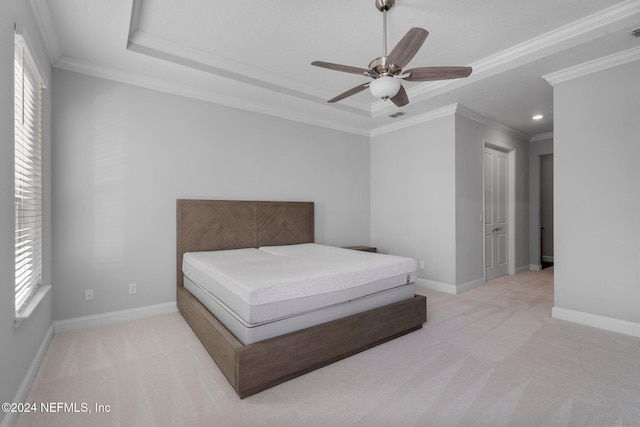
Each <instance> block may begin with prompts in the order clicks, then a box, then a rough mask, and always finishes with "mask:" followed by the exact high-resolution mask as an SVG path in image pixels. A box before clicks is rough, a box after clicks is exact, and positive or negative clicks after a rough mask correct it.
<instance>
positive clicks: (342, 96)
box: [327, 83, 369, 102]
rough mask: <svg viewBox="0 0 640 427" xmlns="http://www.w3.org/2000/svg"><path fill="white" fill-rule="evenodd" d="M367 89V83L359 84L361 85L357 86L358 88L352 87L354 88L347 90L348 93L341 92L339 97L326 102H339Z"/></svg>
mask: <svg viewBox="0 0 640 427" xmlns="http://www.w3.org/2000/svg"><path fill="white" fill-rule="evenodd" d="M368 87H369V83H364V84H361V85H359V86H356V87H354V88H351V89H349V90H348V91H346V92H342V93H341V94H340V95H338V96H336V97H334V98H331V99H330V100H328V101H327V102H336V101H340V100H341V99H345V98H347V97H349V96H351V95H355V94H356V93H358V92H362V91H363V90H365V89H366V88H368Z"/></svg>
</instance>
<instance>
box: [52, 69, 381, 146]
mask: <svg viewBox="0 0 640 427" xmlns="http://www.w3.org/2000/svg"><path fill="white" fill-rule="evenodd" d="M54 66H55V67H56V68H60V69H63V70H67V71H73V72H76V73H81V74H87V75H90V76H94V77H99V78H103V79H107V80H113V81H117V82H120V83H124V84H130V85H134V86H139V87H142V88H145V89H151V90H155V91H159V92H164V93H170V94H173V95H179V96H184V97H187V98H191V99H196V100H199V101H205V102H210V103H213V104H219V105H222V106H225V107H230V108H235V109H238V110H245V111H250V112H253V113H260V114H265V115H269V116H273V117H278V118H281V119H285V120H292V121H296V122H300V123H306V124H310V125H314V126H320V127H324V128H329V129H333V130H337V131H341V132H347V133H353V134H356V135H361V136H369V131H368V129H364V128H360V127H355V126H349V125H345V124H342V123H338V122H336V121H335V120H330V119H323V118H321V117H318V116H317V115H314V114H304V113H301V109H298V110H295V111H294V110H290V109H279V108H277V107H275V106H274V105H273V104H269V105H264V104H260V103H255V102H249V101H246V100H241V99H239V98H237V97H228V96H220V95H218V94H216V93H215V92H214V91H203V90H202V89H201V88H198V89H196V88H189V87H187V86H185V85H182V84H180V85H176V84H171V83H168V82H166V81H165V80H161V79H153V78H150V77H147V76H145V75H141V74H136V73H131V72H128V71H122V70H118V69H114V68H109V67H104V66H101V65H96V64H94V63H89V62H84V61H79V60H77V59H74V58H66V57H62V58H60V59H59V60H58V61H57V62H56V63H55V64H54Z"/></svg>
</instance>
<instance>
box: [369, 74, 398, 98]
mask: <svg viewBox="0 0 640 427" xmlns="http://www.w3.org/2000/svg"><path fill="white" fill-rule="evenodd" d="M369 90H370V91H371V94H372V95H373V96H375V97H376V98H379V99H385V100H386V99H389V98H393V97H394V96H396V95H397V93H398V91H399V90H400V80H399V79H394V78H393V77H390V76H380V77H378V78H377V79H375V80H374V81H372V82H371V83H370V84H369Z"/></svg>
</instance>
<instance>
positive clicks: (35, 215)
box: [14, 34, 42, 313]
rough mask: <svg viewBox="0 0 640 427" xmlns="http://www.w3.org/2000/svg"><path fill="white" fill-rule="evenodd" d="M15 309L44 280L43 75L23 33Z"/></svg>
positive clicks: (18, 44)
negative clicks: (39, 71)
mask: <svg viewBox="0 0 640 427" xmlns="http://www.w3.org/2000/svg"><path fill="white" fill-rule="evenodd" d="M14 98H15V104H14V122H15V125H14V127H15V131H14V132H15V142H14V144H15V148H14V151H15V239H16V242H15V309H16V313H18V312H19V311H20V310H21V309H22V308H24V306H25V305H26V304H27V303H28V302H29V299H30V298H31V297H32V296H33V294H34V293H35V292H36V291H37V289H38V286H39V285H40V284H41V283H42V158H41V145H42V131H41V129H42V126H41V122H42V117H41V116H42V113H41V110H42V79H41V78H40V76H39V73H38V71H37V68H36V66H35V64H34V62H33V59H32V58H31V55H30V53H29V51H28V48H27V45H26V43H25V40H24V37H23V36H21V35H20V34H16V36H15V59H14Z"/></svg>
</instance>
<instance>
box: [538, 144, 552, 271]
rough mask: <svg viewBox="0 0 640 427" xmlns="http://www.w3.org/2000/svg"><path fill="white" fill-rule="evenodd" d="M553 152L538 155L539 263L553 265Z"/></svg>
mask: <svg viewBox="0 0 640 427" xmlns="http://www.w3.org/2000/svg"><path fill="white" fill-rule="evenodd" d="M553 262H554V257H553V154H543V155H541V156H540V265H541V266H542V269H545V268H548V267H551V266H553Z"/></svg>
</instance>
